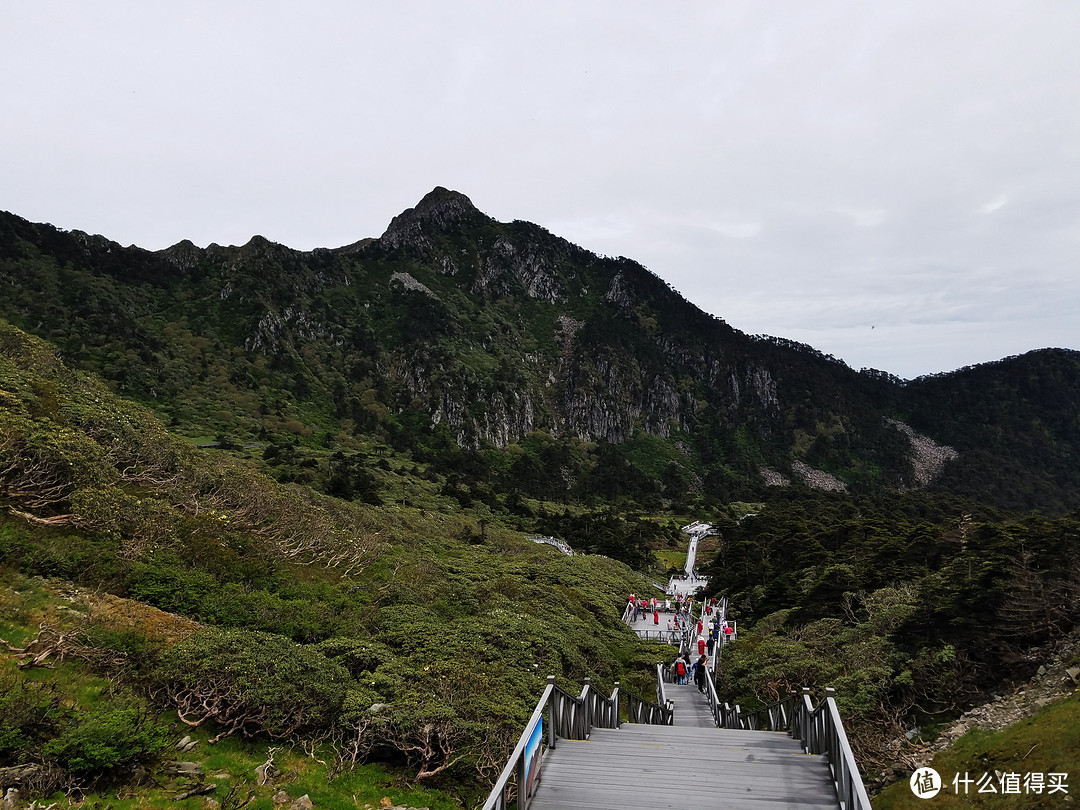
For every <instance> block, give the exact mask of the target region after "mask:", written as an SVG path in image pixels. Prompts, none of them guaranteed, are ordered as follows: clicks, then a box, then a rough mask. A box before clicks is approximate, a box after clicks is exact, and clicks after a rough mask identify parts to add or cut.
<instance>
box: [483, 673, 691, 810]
mask: <svg viewBox="0 0 1080 810" xmlns="http://www.w3.org/2000/svg"><path fill="white" fill-rule="evenodd" d="M622 703H625V705H626V713H627V718H628V720H629V722H631V723H653V724H657V725H661V724H665V725H671V722H672V716H673V711H672V709H671V707H670V706H663V705H657V704H656V703H651V702H649V701H647V700H643V699H642V698H640V697H638V696H637V695H635V694H633V693H631V692H625V691H623V690H621V689H620V688H619V682H618V681H615V687H614V689H613V690H612V692H611V695H604V694H603V693H602V692H600V690H599V689H597V688H596V687H594V686H593V685H592V679H591V678H585V684H584V686H583V687H582V689H581V694H580V695H572V694H570V693H569V692H567V691H565V690H564V689H562V688H560V687H559V686H556V685H555V676H554V675H549V676H548V679H547V686H545V687H544V693H543V694H542V695H541V696H540V700H539V701H537V704H536V708H535V709H534V710H533V713H532V717H530V718H529V722H528V723H527V724H526V725H525V730H524V731H523V732H522V733H521V737H520V738H519V739H518V742H517V745H516V746H514V750H513V751H512V752H511V754H510V758H509V759H508V760H507V762H506V765H505V766H504V767H503V769H502V772H501V773H500V774H499V778H498V779H496V780H495V784H494V785H493V786H492V788H491V793H490V794H488V798H487V801H486V802H484V805H483V810H505V809H506V808H507V807H508V806H509V795H510V790H511V780H512V779H514V777H515V776H516V777H517V779H516V780H515V783H516V786H517V806H518V808H519V810H524V809H525V808H527V807H528V806H529V801H530V800H531V798H532V796H531V794H529V793H528V792H527V790H528V779H527V776H528V771H527V768H528V767H529V762H528V761H527V757H526V755H527V750H526V749H527V747H528V744H529V741H530V740H531V739H532V737H533V735H534V733H535V732H536V729H537V727H538V726H539V724H540V723H541V721H542V719H543V716H544V710H545V709H547V711H548V727H547V733H546V735H545V740H546V741H545V743H544V745H545V747H546V749H547V750H552V749H554V748H555V747H556V745H557V744H558V740H559V739H564V740H587V739H589V735H590V734H591V733H592V730H593V729H594V728H618V727H619V723H620V722H621V721H620V719H619V708H620V704H622ZM537 756H541V757H543V752H540V753H539V754H537ZM523 794H524V795H523Z"/></svg>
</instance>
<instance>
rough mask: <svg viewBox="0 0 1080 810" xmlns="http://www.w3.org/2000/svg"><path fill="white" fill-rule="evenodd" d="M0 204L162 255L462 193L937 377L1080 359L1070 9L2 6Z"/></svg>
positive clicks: (338, 235) (355, 227) (782, 330)
mask: <svg viewBox="0 0 1080 810" xmlns="http://www.w3.org/2000/svg"><path fill="white" fill-rule="evenodd" d="M0 11H2V14H0V69H2V75H3V76H4V80H3V82H0V209H5V210H9V211H12V212H13V213H16V214H18V215H20V216H23V217H26V218H27V219H30V220H33V221H37V222H51V223H53V224H55V225H58V226H60V227H63V228H68V229H79V230H84V231H89V232H91V233H101V234H103V235H105V236H107V237H109V238H110V239H114V240H116V241H118V242H121V243H123V244H132V243H133V244H137V245H140V246H142V247H146V248H151V249H158V248H163V247H166V246H168V245H170V244H173V243H175V242H177V241H179V240H181V239H185V238H187V239H191V240H192V241H194V242H195V243H196V244H200V245H206V244H209V243H210V242H217V243H219V244H242V243H244V242H246V241H247V240H248V239H249V238H250V237H251V236H252V235H253V234H256V233H258V234H262V235H263V236H266V237H267V238H269V239H272V240H274V241H276V242H281V243H283V244H286V245H289V246H290V247H294V248H300V249H310V248H313V247H320V246H321V247H335V246H339V245H343V244H348V243H351V242H354V241H356V240H357V239H360V238H362V237H366V236H378V235H379V234H381V233H382V232H383V230H385V228H386V226H387V224H388V223H389V221H390V219H391V218H392V217H393V216H394V215H396V214H398V213H400V211H402V210H403V209H405V208H407V207H410V206H412V205H414V204H415V203H416V202H417V201H418V200H419V199H420V198H421V197H422V196H423V195H424V194H425V193H427V192H428V191H430V190H431V188H433V187H434V186H436V185H442V186H447V187H449V188H453V189H456V190H457V191H460V192H462V193H464V194H466V195H468V196H469V197H470V198H471V199H472V201H473V203H474V204H475V205H476V206H477V207H478V208H480V210H482V211H484V212H486V213H487V214H490V215H491V216H493V217H495V218H496V219H499V220H502V221H510V220H514V219H524V220H529V221H532V222H536V223H539V224H541V225H543V226H544V227H546V228H548V229H549V230H550V231H552V232H554V233H556V234H558V235H560V236H563V237H565V238H567V239H569V240H571V241H572V242H576V243H578V244H580V245H582V246H583V247H586V248H588V249H590V250H593V251H596V252H598V253H603V254H608V255H622V256H627V257H629V258H631V259H635V260H637V261H639V262H641V263H642V264H644V265H645V266H647V267H648V268H649V269H650V270H652V271H653V272H655V273H656V274H657V275H659V276H661V277H662V278H664V279H665V280H667V281H669V282H670V283H671V284H672V285H673V286H674V287H675V288H676V289H678V290H679V291H680V292H682V293H683V294H684V295H685V296H686V297H687V298H688V299H690V300H691V301H693V302H694V303H695V304H697V305H698V306H700V307H701V308H702V309H704V310H706V311H708V312H711V313H713V314H715V315H717V316H719V317H721V318H723V319H724V320H725V321H727V322H728V323H730V324H731V325H732V326H734V327H736V328H737V329H741V330H743V331H745V332H748V333H751V334H759V333H764V334H770V335H777V336H781V337H786V338H791V339H794V340H798V341H801V342H804V343H808V344H810V345H812V346H814V347H816V348H818V349H820V350H821V351H824V352H826V353H828V354H833V355H835V356H837V357H839V358H841V359H843V360H844V361H845V362H847V363H848V364H849V365H851V366H852V367H853V368H862V367H872V368H877V369H882V370H885V371H889V372H891V373H893V374H897V375H899V376H901V377H905V378H911V377H915V376H918V375H921V374H929V373H935V372H940V371H949V370H953V369H956V368H959V367H961V366H965V365H970V364H974V363H981V362H986V361H991V360H996V359H999V358H1001V357H1005V356H1008V355H1013V354H1020V353H1023V352H1025V351H1028V350H1031V349H1036V348H1042V347H1047V346H1058V347H1067V348H1080V325H1078V322H1080V317H1078V315H1080V262H1078V259H1080V2H1076V0H1006V1H1002V0H927V1H923V0H889V1H883V2H873V3H868V2H865V0H857V1H856V0H852V1H851V2H848V0H823V1H822V2H803V0H787V2H769V1H768V0H707V1H700V2H699V1H698V0H685V1H684V2H679V3H657V2H655V0H653V1H652V2H636V0H618V2H588V0H574V2H563V0H546V2H543V3H535V4H531V5H529V6H526V4H523V3H507V2H495V1H494V0H493V1H492V2H476V1H473V0H468V1H465V2H458V1H449V0H431V1H430V2H409V1H408V0H404V1H401V0H399V1H398V2H391V3H383V2H378V3H377V2H362V1H361V0H324V1H323V2H319V0H305V2H268V1H267V0H260V1H259V2H255V1H254V0H246V1H241V0H232V1H230V0H213V2H194V1H190V2H146V0H137V1H134V2H119V1H118V0H101V1H100V2H94V3H88V2H85V0H76V1H73V2H54V1H53V0H34V2H32V3H31V2H21V0H0Z"/></svg>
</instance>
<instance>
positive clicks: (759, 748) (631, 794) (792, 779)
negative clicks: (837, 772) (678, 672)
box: [529, 687, 837, 810]
mask: <svg viewBox="0 0 1080 810" xmlns="http://www.w3.org/2000/svg"><path fill="white" fill-rule="evenodd" d="M676 688H677V689H680V690H683V691H685V690H687V689H693V687H676ZM693 692H694V694H695V695H696V694H697V690H696V689H693ZM706 807H707V808H710V810H747V808H752V810H778V808H790V807H798V808H799V810H836V808H837V801H836V790H835V788H834V787H833V784H832V780H831V778H830V776H829V764H828V762H827V761H826V759H825V757H822V756H811V755H807V754H804V753H802V748H801V746H800V744H799V742H798V741H797V740H793V739H791V738H790V737H788V736H787V735H786V734H781V733H776V732H770V731H735V730H731V729H718V728H716V727H715V726H713V727H711V728H701V729H694V728H685V727H678V726H648V725H638V724H633V723H624V724H623V725H622V726H621V727H620V728H618V729H593V732H592V735H591V736H590V738H589V739H588V740H559V744H558V746H557V747H556V748H555V749H553V750H549V751H548V752H547V755H546V756H545V757H544V765H543V771H542V774H541V778H540V784H539V790H538V791H537V793H536V794H535V798H534V799H533V801H532V803H531V804H530V805H529V810H579V809H580V810H586V808H587V810H660V808H681V810H701V809H702V808H706Z"/></svg>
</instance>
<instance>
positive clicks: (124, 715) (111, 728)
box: [41, 707, 169, 776]
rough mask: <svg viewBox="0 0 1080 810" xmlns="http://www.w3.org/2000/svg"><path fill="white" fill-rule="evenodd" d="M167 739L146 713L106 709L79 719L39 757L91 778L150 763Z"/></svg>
mask: <svg viewBox="0 0 1080 810" xmlns="http://www.w3.org/2000/svg"><path fill="white" fill-rule="evenodd" d="M168 735H169V730H168V728H167V727H166V726H164V725H162V724H160V723H157V722H155V721H154V720H153V719H152V718H151V717H150V715H149V714H147V712H146V710H145V709H141V708H137V707H119V708H116V707H106V708H101V709H96V710H92V711H89V712H86V713H84V714H81V715H79V717H78V718H77V719H76V720H75V721H74V722H73V723H71V724H70V725H68V726H67V727H66V728H64V730H63V731H62V732H61V733H60V735H59V736H58V737H56V738H55V739H52V740H49V741H48V742H47V743H45V745H43V746H42V748H41V754H42V756H43V757H45V758H46V759H47V760H50V761H52V762H54V763H55V764H57V765H60V766H61V767H63V768H66V769H67V770H69V771H71V773H73V774H75V775H76V776H91V775H96V774H100V773H102V772H105V771H110V770H113V769H115V768H120V767H124V766H129V765H134V764H136V763H142V762H149V761H151V760H153V759H154V758H155V757H157V756H158V755H159V754H160V753H161V752H162V751H163V750H164V749H165V748H166V746H167V745H168Z"/></svg>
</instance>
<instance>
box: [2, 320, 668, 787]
mask: <svg viewBox="0 0 1080 810" xmlns="http://www.w3.org/2000/svg"><path fill="white" fill-rule="evenodd" d="M0 505H2V506H3V514H2V515H0V577H2V578H3V581H4V583H5V585H6V586H7V589H6V590H5V594H6V595H5V596H4V597H3V599H0V602H2V603H3V612H2V616H0V622H2V629H3V632H2V633H0V637H3V638H4V639H5V640H7V641H12V642H14V641H16V640H17V639H18V638H19V637H23V638H24V639H25V638H26V637H27V634H29V636H32V634H33V631H32V630H31V629H30V627H32V626H33V624H34V623H36V622H33V621H32V620H31V617H32V616H34V615H35V614H34V613H33V612H27V611H29V610H30V609H29V608H25V609H24V608H21V607H18V605H19V604H21V602H20V599H21V598H22V597H20V594H22V593H27V592H29V591H30V590H32V589H33V588H36V587H38V586H36V585H35V586H28V585H27V582H28V580H26V579H25V578H26V577H31V576H39V577H50V578H58V581H59V587H64V583H65V582H66V583H73V584H74V585H75V586H77V587H78V589H79V590H80V591H83V592H86V593H97V594H98V595H99V597H98V598H100V594H103V593H107V594H115V595H117V596H121V597H127V598H131V599H136V600H139V601H140V602H142V603H144V604H147V605H152V606H154V607H157V608H160V609H162V610H165V611H168V612H170V613H173V614H178V615H179V616H182V617H186V618H187V619H190V620H194V621H195V622H197V623H198V629H197V630H195V631H194V633H193V631H192V630H191V629H190V628H189V627H188V626H187V625H182V629H183V632H182V633H180V636H179V637H180V638H182V639H183V640H181V641H179V642H178V641H177V637H176V634H175V633H174V634H170V635H171V637H170V638H169V640H168V642H167V643H166V642H164V641H163V640H162V638H160V637H159V638H156V639H155V637H154V636H155V633H153V632H149V631H148V629H147V628H146V627H140V628H136V629H135V630H133V631H130V632H128V631H124V632H118V631H117V630H116V627H115V626H111V625H109V623H108V622H107V619H108V618H109V616H108V613H107V611H101V610H98V609H94V610H91V611H90V612H89V615H87V613H86V612H85V608H83V612H79V613H71V614H68V615H67V617H66V618H65V619H63V620H62V622H63V623H66V624H62V625H61V626H59V627H58V626H57V624H56V620H55V619H53V618H50V619H46V620H45V621H44V622H42V624H41V628H42V631H43V632H45V636H44V638H45V639H46V640H47V639H50V638H53V639H54V643H55V644H56V645H57V647H56V656H55V657H60V655H61V652H62V651H63V650H64V649H66V650H67V652H68V653H69V655H70V657H71V660H73V661H77V660H85V661H86V662H87V663H86V666H88V667H89V669H90V671H92V672H97V673H98V674H100V675H101V676H103V677H107V678H110V679H112V682H113V683H114V686H115V688H116V689H118V690H119V691H118V692H117V693H116V694H117V697H116V702H115V703H109V704H108V705H107V706H106V708H104V709H102V710H101V711H102V712H104V713H103V714H101V717H100V718H98V719H99V720H101V722H102V723H103V724H105V725H103V726H101V727H98V726H95V727H94V728H93V729H90V730H87V729H84V728H83V726H80V725H78V722H81V721H77V720H76V718H77V717H78V715H77V713H76V714H72V715H71V716H70V718H69V719H64V718H66V717H68V715H66V714H65V715H62V714H58V713H56V712H54V714H53V715H51V717H52V720H50V721H49V722H45V721H44V720H43V719H42V718H41V717H39V716H38V715H35V714H34V713H33V712H29V710H27V711H24V709H25V708H26V705H27V704H26V701H25V700H23V699H22V698H19V694H20V692H19V690H23V691H24V692H25V690H27V689H30V690H31V692H32V693H34V694H39V696H41V695H43V694H44V693H40V690H38V692H33V690H34V689H35V688H34V687H33V686H32V685H31V686H26V685H25V684H24V683H23V681H22V680H20V679H21V678H22V676H15V675H9V674H7V669H5V674H3V677H2V678H0V720H2V723H3V725H4V728H5V733H4V734H3V735H0V768H2V767H5V766H11V765H17V764H25V763H34V764H38V765H45V766H48V767H50V768H59V769H60V770H57V771H55V772H53V771H49V773H52V774H53V777H55V780H54V782H50V783H49V785H51V786H52V787H64V786H65V785H66V786H68V787H70V786H72V785H74V784H83V785H84V787H85V786H86V785H87V784H88V783H87V782H86V781H80V780H84V779H90V778H93V779H99V778H104V777H105V776H106V775H109V776H110V778H116V777H117V776H122V775H119V774H117V773H112V772H111V771H110V774H105V771H107V770H109V769H110V768H112V767H113V765H114V764H115V763H114V762H113V761H112V760H109V759H108V756H106V754H99V756H100V757H101V758H102V759H101V762H103V763H104V764H103V765H100V766H92V764H88V763H89V762H90V760H88V759H87V758H86V751H87V750H88V749H87V746H89V745H96V743H92V742H88V741H87V740H88V739H89V738H88V737H87V736H86V735H95V734H97V735H100V734H103V733H108V732H106V731H105V730H104V729H105V728H106V726H107V724H108V723H112V722H119V721H118V719H117V718H120V717H121V716H123V717H126V716H127V715H124V714H123V712H127V711H129V709H130V710H131V711H136V710H137V709H138V707H139V706H150V707H152V708H154V709H156V710H158V711H163V710H170V711H171V710H176V711H179V712H180V714H181V715H182V716H183V717H185V718H186V720H188V721H199V724H200V727H201V726H203V725H205V727H207V728H212V729H213V731H212V733H213V734H214V735H218V734H222V735H228V734H232V735H239V736H245V737H246V736H254V737H257V738H260V739H269V740H271V741H273V740H282V741H291V743H292V744H293V745H298V744H299V743H298V742H297V741H298V740H309V741H310V740H316V739H319V740H322V742H323V743H327V744H331V743H332V744H333V746H334V747H332V748H330V749H326V750H327V751H329V752H330V753H332V754H334V755H336V756H346V755H347V751H349V750H353V748H350V746H353V747H354V748H355V747H356V746H359V748H358V749H357V750H358V751H360V752H361V753H362V754H363V756H362V757H361V758H364V759H366V758H368V757H373V758H375V759H380V760H382V761H387V762H390V763H397V764H399V765H400V766H402V767H404V768H406V769H411V772H412V774H413V776H414V777H416V776H417V775H418V774H419V775H420V778H423V775H425V774H435V773H441V772H442V771H443V770H444V769H445V768H446V767H449V766H450V764H451V763H454V764H455V765H456V766H457V769H456V770H455V771H454V772H452V773H451V774H448V775H447V778H449V779H450V780H451V784H452V783H453V782H454V781H455V780H457V781H459V782H460V783H461V784H460V786H459V788H457V790H460V791H462V792H463V793H462V795H465V794H471V793H472V792H473V791H475V790H477V782H476V780H477V779H480V780H481V782H482V780H483V778H485V777H486V778H490V776H491V769H492V768H494V767H496V765H497V764H500V763H501V759H502V757H503V756H504V755H505V750H506V748H507V747H508V746H509V745H510V744H511V743H512V741H513V740H514V739H516V735H517V734H518V733H519V732H520V729H521V727H522V726H523V725H524V723H525V721H526V720H527V718H528V715H529V713H530V711H531V709H532V706H533V704H534V702H535V699H536V695H537V694H538V693H539V691H540V690H541V688H542V683H543V678H544V676H546V675H548V674H552V673H555V674H557V675H559V676H560V677H566V678H572V679H575V680H577V681H579V682H580V679H581V678H582V677H584V676H585V675H590V676H592V677H594V678H597V679H598V681H599V682H600V683H602V684H605V685H606V686H607V688H609V689H610V686H611V681H612V680H616V679H620V678H621V679H622V680H623V683H624V685H626V686H630V687H631V688H635V689H636V690H637V691H640V692H643V693H645V694H649V693H650V691H649V690H650V689H651V688H652V687H651V686H650V684H649V680H648V666H649V664H652V663H654V662H653V659H652V655H651V654H650V655H648V656H647V657H646V659H645V660H639V659H640V658H641V655H642V651H641V650H640V649H639V648H638V647H637V645H636V643H635V642H634V639H633V635H632V633H630V632H629V631H628V630H627V629H626V628H625V626H623V625H622V624H621V622H620V621H619V613H620V601H621V600H622V599H624V598H625V597H624V594H625V593H626V592H629V591H633V590H637V591H641V590H642V589H643V586H644V580H643V579H642V578H641V577H640V576H639V575H636V574H634V573H633V572H631V571H630V569H628V568H627V567H626V566H624V565H623V564H621V563H617V562H615V561H613V560H610V559H606V558H603V557H588V556H582V557H573V558H568V557H563V556H562V555H560V554H559V553H558V552H557V551H555V550H553V549H551V548H549V547H547V546H540V545H536V544H534V543H531V542H529V541H527V540H525V539H523V538H522V537H521V535H520V534H518V533H516V532H511V531H508V530H506V529H505V528H503V527H501V526H499V525H491V526H484V525H481V524H478V523H477V522H476V519H475V518H474V517H472V516H469V515H466V514H460V513H449V512H446V511H438V510H436V511H430V510H421V509H417V508H412V507H402V506H400V505H397V504H389V505H386V506H382V507H372V506H368V505H362V504H353V503H350V502H348V501H344V500H341V499H339V498H333V497H330V496H326V495H320V494H317V493H314V492H313V491H311V489H309V488H308V487H306V486H303V485H299V484H282V483H278V482H277V481H275V480H273V479H272V478H269V477H268V476H266V475H263V474H261V473H259V472H257V471H256V470H254V469H253V467H252V465H251V464H250V463H248V462H245V461H243V460H242V459H239V458H233V457H232V456H230V455H228V454H226V453H222V452H220V451H205V450H196V449H194V448H193V447H191V446H190V445H189V444H188V443H187V442H184V441H182V440H179V439H177V438H175V437H173V436H171V435H170V434H169V433H168V431H167V430H166V429H165V427H164V426H163V425H162V424H161V423H160V422H159V421H158V419H157V418H156V417H155V416H154V415H152V414H151V413H149V412H148V411H146V410H145V409H143V408H142V407H140V406H137V405H133V404H131V403H129V402H125V401H123V400H121V399H119V398H117V397H116V396H115V395H113V394H112V393H111V392H109V391H108V389H107V388H106V387H105V386H104V385H103V384H102V383H100V382H99V381H96V380H95V379H94V378H92V377H90V376H89V375H86V374H84V373H81V372H77V371H72V370H70V369H68V368H67V367H66V366H64V365H63V364H62V363H61V362H60V361H59V360H58V359H57V357H56V352H55V350H54V349H53V348H52V347H51V346H49V345H47V344H45V343H43V342H41V341H39V340H37V339H35V338H32V337H30V336H28V335H26V334H25V333H22V332H21V331H19V330H17V329H15V328H13V327H11V326H8V325H6V324H0ZM80 616H81V617H82V618H81V619H79V618H77V617H80ZM155 621H159V620H155ZM103 622H104V623H103ZM159 624H160V622H159ZM49 628H51V629H49ZM54 630H55V631H57V632H63V633H67V634H68V635H66V636H62V637H61V636H56V635H55V633H54ZM46 631H47V632H46ZM50 634H52V635H50ZM40 638H42V636H41V634H40V633H39V639H40ZM57 638H61V641H56V639H57ZM63 639H66V641H65V640H63ZM65 644H66V645H68V646H67V647H63V645H65ZM12 647H18V645H17V644H14V643H13V645H12ZM88 651H89V652H88ZM46 663H49V662H46ZM8 666H9V664H8V663H5V667H8ZM65 677H67V676H65ZM12 678H16V680H12ZM478 683H480V684H482V685H483V688H477V686H478ZM13 690H14V691H13ZM25 694H30V693H25ZM13 696H14V700H13ZM36 699H37V698H35V700H36ZM43 699H44V698H43ZM71 699H72V700H76V699H75V698H71ZM34 705H38V704H37V703H35V704H34ZM40 705H41V707H42V711H45V710H46V709H47V705H46V704H45V703H42V704H40ZM48 705H52V704H48ZM65 705H68V704H65V703H63V702H61V703H58V704H56V707H59V706H65ZM20 707H22V708H20ZM56 707H54V708H56ZM124 707H127V708H124ZM132 707H134V708H132ZM373 707H374V708H373ZM57 711H58V708H57ZM65 711H68V709H65ZM117 712H120V714H117ZM106 715H107V716H106ZM94 716H95V717H97V715H94ZM139 717H140V718H142V719H141V720H140V724H141V725H140V726H139V728H140V729H142V731H145V735H143V736H140V737H139V741H138V745H137V746H136V747H135V749H133V750H135V753H133V754H131V758H132V761H135V760H141V759H143V758H147V759H149V758H150V757H151V755H152V754H160V753H161V751H160V746H159V745H158V744H157V742H154V741H159V742H160V740H161V739H163V736H162V735H165V736H167V735H168V734H169V733H170V732H169V731H168V729H167V728H165V727H161V726H160V725H155V723H157V722H158V721H152V720H150V719H148V716H147V715H146V714H145V711H142V713H141V714H139ZM87 722H90V721H87ZM95 722H96V721H95ZM163 728H164V730H162V729H163ZM180 728H184V727H180ZM80 729H82V730H80ZM140 733H142V732H140ZM172 733H176V732H172ZM181 734H182V732H181ZM181 734H177V737H178V736H181ZM57 740H59V742H55V741H57ZM51 741H52V742H51ZM132 745H135V742H133V743H132ZM73 752H75V753H73ZM335 752H336V753H335ZM116 756H120V755H116ZM120 758H121V759H123V757H120ZM124 761H125V762H127V760H124ZM128 764H131V763H130V762H128ZM339 764H340V763H339ZM103 769H104V770H103ZM43 778H44V777H43ZM50 778H51V777H50ZM70 779H74V780H75V781H74V782H72V781H65V780H70ZM39 787H40V786H39ZM49 792H51V791H50V790H46V791H45V795H48V793H49Z"/></svg>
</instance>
